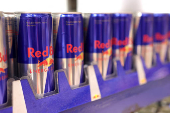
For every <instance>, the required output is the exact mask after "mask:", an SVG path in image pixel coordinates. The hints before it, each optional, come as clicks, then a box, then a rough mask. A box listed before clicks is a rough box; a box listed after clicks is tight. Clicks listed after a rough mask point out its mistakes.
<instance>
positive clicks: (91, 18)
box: [84, 13, 113, 79]
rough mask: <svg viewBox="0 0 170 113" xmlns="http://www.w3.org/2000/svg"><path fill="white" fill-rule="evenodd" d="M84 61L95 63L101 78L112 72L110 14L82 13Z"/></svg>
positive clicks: (105, 77)
mask: <svg viewBox="0 0 170 113" xmlns="http://www.w3.org/2000/svg"><path fill="white" fill-rule="evenodd" d="M84 27H85V28H84V30H86V29H87V31H85V33H86V35H85V36H86V37H85V63H86V64H97V65H98V68H99V71H100V73H101V75H102V77H103V79H107V78H108V77H109V76H110V75H111V74H113V61H112V42H111V41H112V40H111V39H112V36H111V14H108V13H91V14H84Z"/></svg>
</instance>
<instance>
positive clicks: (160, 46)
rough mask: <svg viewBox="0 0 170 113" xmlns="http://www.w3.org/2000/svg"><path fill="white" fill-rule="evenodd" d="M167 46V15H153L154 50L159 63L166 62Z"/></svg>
mask: <svg viewBox="0 0 170 113" xmlns="http://www.w3.org/2000/svg"><path fill="white" fill-rule="evenodd" d="M167 46H168V15H167V14H155V15H154V49H155V52H156V53H158V54H159V56H160V59H161V62H165V61H166V60H167Z"/></svg>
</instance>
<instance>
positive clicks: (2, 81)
mask: <svg viewBox="0 0 170 113" xmlns="http://www.w3.org/2000/svg"><path fill="white" fill-rule="evenodd" d="M6 43H7V40H6V37H5V17H4V16H3V14H2V12H0V104H3V103H5V102H6V101H7V78H8V62H7V44H6Z"/></svg>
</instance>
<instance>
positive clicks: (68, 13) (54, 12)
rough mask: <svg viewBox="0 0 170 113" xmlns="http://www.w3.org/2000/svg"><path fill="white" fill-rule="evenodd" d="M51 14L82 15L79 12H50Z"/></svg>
mask: <svg viewBox="0 0 170 113" xmlns="http://www.w3.org/2000/svg"><path fill="white" fill-rule="evenodd" d="M52 14H82V13H81V12H58V13H57V12H52Z"/></svg>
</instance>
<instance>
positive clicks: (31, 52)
mask: <svg viewBox="0 0 170 113" xmlns="http://www.w3.org/2000/svg"><path fill="white" fill-rule="evenodd" d="M48 49H49V50H50V55H53V54H54V51H53V47H52V46H50V47H48V46H46V50H44V51H43V52H41V51H35V50H34V48H32V47H30V48H28V58H30V57H33V58H35V57H37V58H39V57H41V56H43V57H47V56H48Z"/></svg>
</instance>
